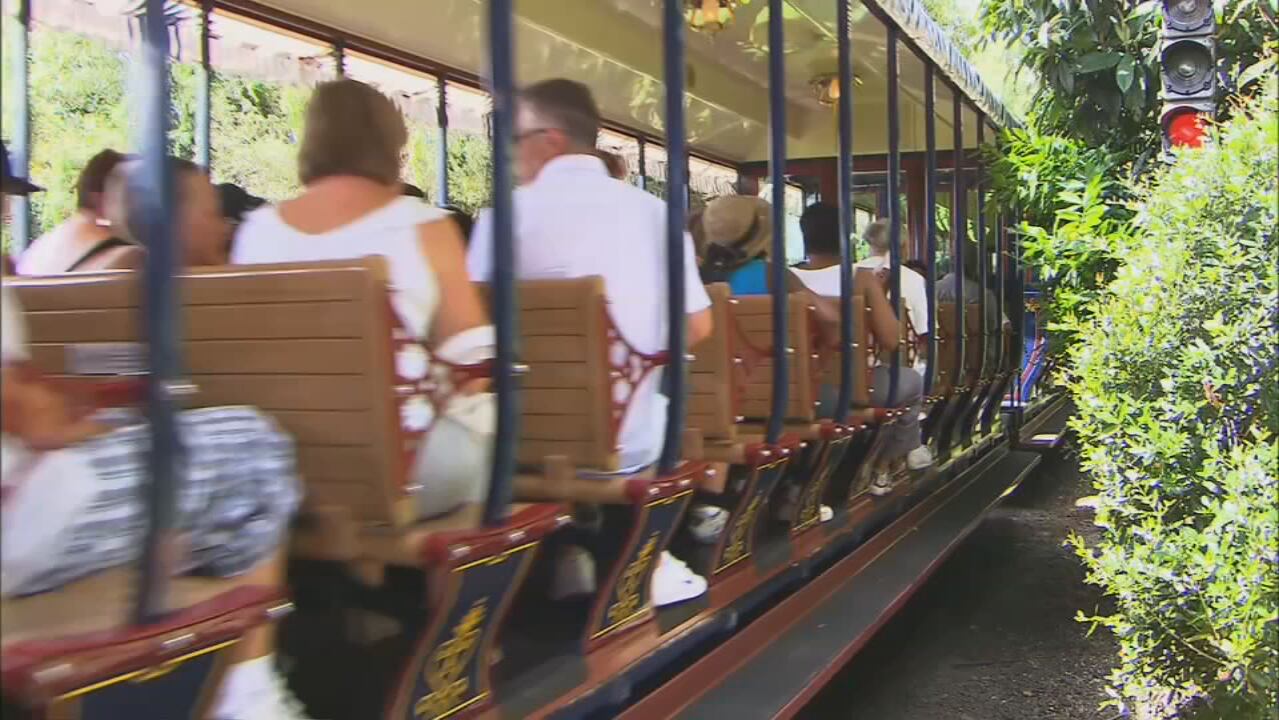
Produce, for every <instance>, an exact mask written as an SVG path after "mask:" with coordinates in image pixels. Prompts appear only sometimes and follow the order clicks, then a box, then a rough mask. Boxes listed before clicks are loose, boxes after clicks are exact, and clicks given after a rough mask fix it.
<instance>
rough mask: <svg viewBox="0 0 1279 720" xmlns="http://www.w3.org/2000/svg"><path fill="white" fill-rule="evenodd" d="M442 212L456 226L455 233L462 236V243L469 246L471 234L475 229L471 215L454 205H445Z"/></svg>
mask: <svg viewBox="0 0 1279 720" xmlns="http://www.w3.org/2000/svg"><path fill="white" fill-rule="evenodd" d="M444 211H445V212H447V213H448V214H449V219H450V220H452V221H453V223H454V224H455V225H457V231H458V232H459V233H461V235H462V242H464V243H466V244H468V245H469V244H470V242H471V232H472V231H473V230H474V229H475V218H472V217H471V214H470V213H468V212H467V211H465V210H463V209H462V208H460V207H458V206H456V205H445V206H444Z"/></svg>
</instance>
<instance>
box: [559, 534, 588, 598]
mask: <svg viewBox="0 0 1279 720" xmlns="http://www.w3.org/2000/svg"><path fill="white" fill-rule="evenodd" d="M595 587H596V583H595V558H592V557H591V554H590V553H588V552H586V550H585V549H583V548H580V547H578V546H576V545H569V546H568V547H564V548H561V549H560V551H559V553H558V554H557V555H556V556H555V576H554V578H553V579H552V580H551V599H552V600H567V599H568V598H571V597H576V596H579V595H590V594H591V593H593V592H595Z"/></svg>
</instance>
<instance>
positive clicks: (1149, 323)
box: [1065, 88, 1279, 720]
mask: <svg viewBox="0 0 1279 720" xmlns="http://www.w3.org/2000/svg"><path fill="white" fill-rule="evenodd" d="M1242 107H1243V109H1242V110H1241V111H1240V112H1238V113H1237V115H1236V117H1235V119H1234V120H1233V121H1231V122H1229V123H1227V124H1225V125H1223V126H1222V127H1220V128H1218V129H1216V130H1214V132H1213V134H1214V137H1215V139H1214V142H1213V143H1212V144H1211V145H1210V146H1209V147H1207V148H1206V149H1204V150H1198V151H1188V152H1185V153H1184V154H1182V155H1181V156H1180V157H1179V158H1178V162H1177V163H1176V164H1174V165H1172V166H1169V167H1166V168H1163V169H1160V170H1159V171H1158V172H1156V173H1155V174H1154V177H1153V178H1152V180H1151V182H1150V183H1149V185H1147V186H1146V187H1143V188H1140V189H1138V191H1137V199H1136V202H1135V203H1134V204H1133V209H1134V210H1135V212H1136V215H1135V217H1134V219H1133V221H1132V224H1131V230H1130V231H1126V232H1125V233H1124V234H1123V240H1124V242H1123V244H1122V247H1121V248H1120V249H1118V250H1111V253H1112V256H1113V257H1115V259H1116V260H1122V262H1121V263H1119V264H1117V269H1116V272H1115V274H1114V280H1113V282H1110V283H1109V284H1108V285H1106V286H1105V287H1104V288H1101V289H1099V290H1098V291H1097V297H1096V298H1095V300H1094V302H1093V305H1092V308H1093V311H1094V312H1092V313H1090V314H1088V315H1086V316H1080V317H1077V318H1074V319H1073V320H1071V321H1070V322H1071V323H1072V324H1073V327H1072V328H1071V330H1072V331H1073V332H1076V333H1078V336H1079V340H1080V342H1079V343H1077V344H1076V345H1075V346H1074V348H1073V349H1072V350H1071V352H1070V361H1069V363H1068V365H1067V372H1066V378H1065V381H1066V384H1067V386H1068V387H1069V389H1070V390H1071V392H1072V393H1073V394H1074V396H1075V398H1076V404H1077V406H1078V413H1077V416H1076V417H1075V419H1074V420H1073V421H1072V427H1073V428H1074V430H1075V431H1076V432H1077V433H1078V438H1079V443H1080V447H1081V457H1082V466H1083V469H1084V470H1085V471H1086V472H1087V473H1088V474H1089V476H1090V477H1091V479H1092V482H1093V483H1094V485H1095V488H1096V491H1097V494H1096V496H1095V497H1092V498H1088V499H1086V501H1081V502H1082V503H1083V504H1087V505H1090V506H1092V507H1093V508H1095V511H1096V522H1097V524H1098V525H1099V526H1100V527H1101V528H1102V532H1101V537H1100V539H1099V541H1098V542H1097V544H1096V546H1095V547H1085V544H1084V542H1083V541H1082V540H1081V539H1080V538H1074V539H1073V542H1074V544H1075V546H1076V547H1077V548H1078V550H1079V556H1080V557H1081V558H1082V560H1083V562H1084V564H1085V565H1086V567H1087V570H1088V579H1089V581H1090V582H1093V583H1095V584H1097V585H1099V586H1101V587H1102V588H1104V589H1105V591H1106V592H1107V593H1108V594H1109V595H1110V596H1112V597H1113V598H1114V600H1115V603H1116V611H1115V612H1114V614H1112V615H1108V616H1103V617H1096V618H1082V619H1084V620H1087V621H1091V622H1094V623H1096V624H1098V625H1100V626H1102V627H1105V628H1108V629H1109V630H1111V631H1112V632H1113V633H1114V634H1115V635H1116V636H1117V638H1118V640H1119V645H1120V656H1119V666H1118V668H1117V669H1116V670H1115V671H1114V672H1113V674H1112V676H1111V690H1110V692H1111V696H1112V704H1114V705H1116V706H1120V707H1122V708H1124V709H1126V710H1130V711H1136V713H1137V716H1139V717H1147V718H1154V719H1157V720H1164V719H1165V718H1173V717H1195V718H1203V719H1208V718H1211V719H1220V720H1227V719H1229V720H1253V719H1255V720H1262V718H1268V717H1271V714H1270V713H1271V712H1272V711H1273V709H1274V707H1275V705H1276V703H1277V702H1279V572H1277V571H1279V552H1277V550H1276V543H1277V541H1279V508H1276V504H1275V499H1276V492H1277V491H1279V479H1277V467H1276V463H1277V462H1279V446H1277V445H1276V438H1277V437H1279V435H1277V433H1279V365H1277V362H1279V268H1277V267H1276V263H1275V259H1276V257H1277V253H1279V235H1276V233H1275V227H1276V223H1277V222H1279V214H1277V210H1276V209H1277V208H1279V193H1277V192H1276V183H1275V178H1276V176H1277V175H1279V151H1277V150H1276V140H1277V139H1279V107H1277V106H1276V93H1275V90H1274V89H1273V88H1272V89H1271V90H1269V91H1268V92H1267V93H1266V94H1265V95H1264V96H1262V97H1261V98H1260V99H1258V100H1255V101H1252V102H1250V103H1248V104H1246V105H1244V106H1242ZM1096 193H1097V191H1096V190H1086V191H1085V197H1083V198H1080V202H1078V203H1077V205H1078V206H1079V207H1086V208H1090V210H1089V211H1087V212H1085V215H1087V214H1088V212H1092V215H1090V216H1088V217H1086V218H1078V219H1077V220H1076V222H1078V223H1080V225H1081V227H1084V228H1094V229H1093V230H1089V231H1088V232H1089V233H1092V234H1093V235H1094V236H1096V237H1101V236H1103V235H1105V233H1103V232H1102V231H1100V230H1097V229H1096V228H1099V227H1100V225H1101V224H1104V220H1101V219H1099V217H1100V216H1099V215H1098V214H1097V213H1096V212H1095V208H1096V205H1095V203H1094V202H1093V201H1092V200H1090V198H1091V197H1095V195H1096ZM1100 215H1101V216H1104V211H1103V212H1102V213H1101V214H1100ZM1066 234H1067V235H1069V234H1070V233H1066ZM1110 237H1114V235H1113V234H1111V235H1110ZM1117 253H1122V256H1121V257H1120V256H1119V255H1118V254H1117Z"/></svg>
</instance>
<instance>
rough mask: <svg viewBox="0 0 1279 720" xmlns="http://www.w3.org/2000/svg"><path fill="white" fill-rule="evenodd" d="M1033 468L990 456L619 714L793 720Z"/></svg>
mask: <svg viewBox="0 0 1279 720" xmlns="http://www.w3.org/2000/svg"><path fill="white" fill-rule="evenodd" d="M1039 462H1040V456H1039V455H1038V454H1037V453H1033V452H1022V451H1005V450H1000V451H995V452H992V453H991V454H990V456H988V458H983V459H982V460H981V461H979V462H978V463H977V464H976V465H974V466H973V467H972V468H970V469H969V470H967V471H966V472H965V473H964V474H963V475H962V476H960V477H958V478H956V479H955V480H954V481H953V482H951V483H949V484H948V485H947V486H946V487H945V488H943V489H941V490H939V491H938V492H936V493H934V494H933V495H932V496H931V497H929V498H927V499H925V500H924V501H922V502H921V503H920V504H919V505H917V506H915V507H914V508H912V509H911V510H910V511H908V512H907V513H906V514H905V515H903V516H902V517H900V518H898V519H897V520H896V521H894V522H893V523H892V524H890V525H889V526H888V527H886V528H884V529H883V530H881V531H880V532H879V533H877V534H875V535H874V536H872V537H871V538H870V539H869V540H867V542H866V543H864V544H863V545H862V546H861V547H859V548H858V549H857V550H855V551H854V552H853V553H852V554H850V555H849V556H847V557H846V558H844V559H843V560H841V561H839V562H837V563H836V564H835V565H834V566H832V567H831V568H830V569H829V570H827V571H826V572H825V573H823V574H822V575H820V576H819V577H817V578H814V579H813V581H811V582H810V583H809V584H808V585H806V586H805V587H804V588H802V589H801V590H799V591H797V592H796V593H795V594H794V595H792V596H790V597H788V598H787V599H785V600H783V601H782V602H780V603H778V604H777V605H776V606H774V607H773V608H771V609H770V610H769V611H767V612H766V613H765V614H764V615H762V616H760V617H759V618H758V619H757V620H755V621H754V622H752V623H751V624H750V625H748V626H747V627H745V628H743V629H742V630H741V631H739V632H738V633H736V634H735V635H733V636H732V637H731V638H729V639H728V640H726V641H724V642H723V643H722V644H720V645H719V646H718V647H716V648H715V649H714V650H713V651H711V652H710V653H709V654H708V655H706V656H704V657H703V658H702V659H701V660H699V661H698V662H696V663H694V664H693V665H692V666H691V667H689V668H688V669H686V670H685V671H684V672H682V673H680V674H679V675H677V676H676V677H674V678H673V679H671V680H670V681H669V682H667V683H666V684H664V685H662V686H661V687H660V688H658V689H657V690H655V691H654V692H652V693H650V694H649V695H647V696H646V697H644V698H642V699H641V700H639V701H638V702H637V703H635V704H634V705H633V706H631V707H630V708H628V709H627V711H626V712H625V713H624V714H623V715H622V716H621V717H622V718H623V720H639V719H641V718H659V717H661V718H667V717H670V718H683V719H685V720H710V719H712V718H733V719H734V720H752V719H754V718H760V719H763V718H790V717H795V716H796V715H797V714H798V713H799V712H800V711H801V710H802V709H803V707H804V704H805V703H806V702H808V701H809V700H810V699H811V698H812V696H813V695H814V694H816V692H817V691H818V690H820V689H821V687H822V686H823V685H824V684H825V683H826V682H828V681H829V680H830V678H831V676H832V675H833V674H834V673H836V672H837V671H838V670H839V669H840V667H841V666H843V665H844V664H845V663H846V662H847V661H848V660H849V659H850V658H851V657H852V656H853V654H854V653H856V652H857V651H858V650H859V649H860V648H861V647H862V646H863V645H864V644H865V643H866V642H867V641H868V640H869V639H870V638H871V637H872V636H873V635H874V634H875V632H876V631H878V630H879V628H880V627H881V626H882V625H884V623H886V622H887V621H888V619H889V618H891V617H892V615H893V614H894V612H896V610H897V609H898V608H899V607H900V606H901V605H902V604H904V603H905V602H906V600H907V599H908V598H909V597H910V596H911V595H912V594H914V592H915V591H916V590H918V589H919V588H920V587H921V586H922V585H923V584H924V582H925V581H926V580H927V579H928V577H929V576H930V575H931V574H932V573H933V571H934V570H936V569H937V568H938V567H939V566H940V565H941V563H942V561H943V560H945V558H946V557H947V556H948V555H949V554H950V553H951V551H953V550H954V549H955V548H956V547H957V546H958V545H959V543H960V542H961V541H962V540H963V539H964V538H965V537H967V536H968V534H969V533H971V532H972V530H973V529H974V528H976V527H977V525H978V523H980V521H981V519H982V518H983V517H984V516H985V515H986V513H987V512H989V511H990V510H991V509H992V508H993V507H994V506H995V505H996V504H998V503H999V501H1000V500H1001V499H1002V498H1003V497H1005V496H1006V495H1008V494H1009V493H1010V492H1012V491H1013V490H1014V489H1015V488H1016V487H1017V486H1018V485H1019V484H1020V483H1021V481H1022V480H1023V479H1024V478H1025V477H1026V475H1027V474H1028V473H1030V471H1031V470H1033V469H1034V468H1035V466H1036V465H1038V464H1039Z"/></svg>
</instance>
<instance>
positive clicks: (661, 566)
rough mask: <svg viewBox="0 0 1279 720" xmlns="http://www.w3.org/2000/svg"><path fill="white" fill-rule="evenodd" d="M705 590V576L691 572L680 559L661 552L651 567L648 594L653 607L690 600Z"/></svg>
mask: <svg viewBox="0 0 1279 720" xmlns="http://www.w3.org/2000/svg"><path fill="white" fill-rule="evenodd" d="M704 592H706V578H704V577H702V576H701V575H698V574H697V573H695V572H693V571H692V570H691V569H689V567H688V566H687V565H685V564H684V562H683V561H682V560H680V559H679V558H677V557H675V556H674V555H672V554H670V553H669V552H663V553H662V554H661V556H660V557H659V558H658V560H657V567H656V568H654V569H653V582H652V584H651V585H650V587H649V594H650V597H651V598H652V600H653V607H664V606H666V605H674V604H675V603H680V602H684V601H685V600H692V599H693V598H695V597H697V596H699V595H701V594H702V593H704Z"/></svg>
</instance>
